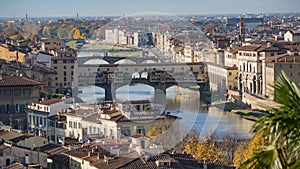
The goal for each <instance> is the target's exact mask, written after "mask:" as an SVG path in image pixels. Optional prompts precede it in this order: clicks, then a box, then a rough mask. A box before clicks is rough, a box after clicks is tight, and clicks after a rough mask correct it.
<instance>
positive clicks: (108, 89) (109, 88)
mask: <svg viewBox="0 0 300 169" xmlns="http://www.w3.org/2000/svg"><path fill="white" fill-rule="evenodd" d="M104 90H105V97H104V99H105V101H113V100H114V99H115V98H116V90H115V89H114V88H113V85H111V84H108V85H106V86H105V87H104Z"/></svg>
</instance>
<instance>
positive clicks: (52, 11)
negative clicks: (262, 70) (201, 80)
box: [0, 0, 300, 17]
mask: <svg viewBox="0 0 300 169" xmlns="http://www.w3.org/2000/svg"><path fill="white" fill-rule="evenodd" d="M299 5H300V2H299V1H298V0H288V1H281V0H264V1H260V0H253V1H238V0H227V1H224V0H213V1H203V0H198V1H195V0H193V1H190V2H186V1H180V0H172V1H171V0H165V1H159V0H153V1H137V0H132V1H130V3H129V1H121V0H111V1H97V0H88V1H79V0H75V1H59V0H52V1H34V0H25V1H18V0H3V1H2V5H1V7H0V16H1V17H23V16H25V15H26V14H27V15H28V16H29V17H41V16H45V17H47V16H76V14H77V13H79V15H80V16H122V15H131V14H135V13H143V12H162V13H168V14H173V15H197V14H200V15H201V14H245V13H270V12H299V9H298V6H299Z"/></svg>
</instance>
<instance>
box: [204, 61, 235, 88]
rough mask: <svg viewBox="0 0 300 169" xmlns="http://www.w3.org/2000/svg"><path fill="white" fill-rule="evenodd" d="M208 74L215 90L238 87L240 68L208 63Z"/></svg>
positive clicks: (211, 85)
mask: <svg viewBox="0 0 300 169" xmlns="http://www.w3.org/2000/svg"><path fill="white" fill-rule="evenodd" d="M207 67H208V76H209V83H210V88H211V90H213V91H220V92H221V91H224V90H227V89H230V90H237V89H238V81H237V77H238V68H237V67H228V66H222V65H218V64H215V63H208V64H207Z"/></svg>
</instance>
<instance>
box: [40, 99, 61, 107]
mask: <svg viewBox="0 0 300 169" xmlns="http://www.w3.org/2000/svg"><path fill="white" fill-rule="evenodd" d="M62 101H63V100H60V99H49V100H44V101H41V102H39V103H37V104H42V105H47V106H49V105H51V104H55V103H58V102H62Z"/></svg>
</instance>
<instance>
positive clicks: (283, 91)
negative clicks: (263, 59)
mask: <svg viewBox="0 0 300 169" xmlns="http://www.w3.org/2000/svg"><path fill="white" fill-rule="evenodd" d="M274 89H275V101H276V102H278V103H279V104H281V106H280V107H279V108H269V110H270V113H269V114H268V115H267V116H263V117H261V118H260V119H259V120H258V121H257V123H256V124H255V125H254V128H253V132H254V133H255V134H256V135H258V134H260V133H261V134H262V136H263V138H265V139H266V141H267V143H266V146H263V147H262V149H261V151H258V152H255V153H254V154H253V156H251V157H250V158H249V159H248V160H247V161H246V162H244V163H243V164H242V166H241V168H251V169H262V168H270V169H281V168H282V169H296V168H300V158H299V157H300V146H299V145H300V129H299V127H300V90H299V88H297V86H296V84H295V83H293V82H291V81H290V80H289V79H288V77H287V76H286V74H285V73H284V72H282V73H281V74H280V75H279V76H278V78H277V81H276V83H275V86H274Z"/></svg>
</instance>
